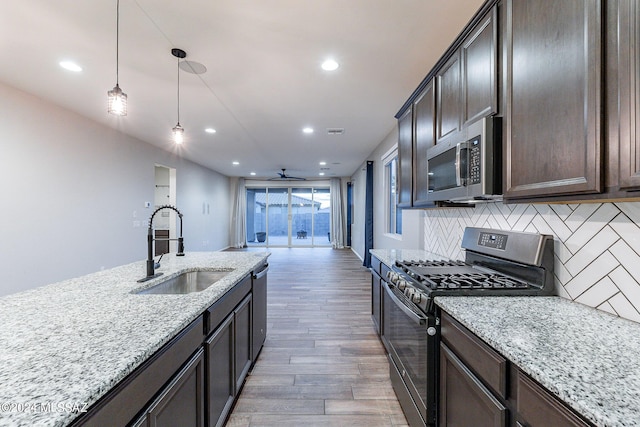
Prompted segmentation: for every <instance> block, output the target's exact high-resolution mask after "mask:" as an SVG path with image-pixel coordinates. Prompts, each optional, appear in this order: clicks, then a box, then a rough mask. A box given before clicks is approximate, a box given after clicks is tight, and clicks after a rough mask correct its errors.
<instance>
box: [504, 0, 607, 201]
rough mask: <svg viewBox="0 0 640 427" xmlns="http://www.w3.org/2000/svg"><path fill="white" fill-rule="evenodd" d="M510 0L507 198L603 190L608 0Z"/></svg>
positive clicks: (506, 88)
mask: <svg viewBox="0 0 640 427" xmlns="http://www.w3.org/2000/svg"><path fill="white" fill-rule="evenodd" d="M505 4H506V22H505V31H504V56H505V68H506V69H505V70H504V71H505V72H504V79H505V82H504V96H505V129H504V130H505V138H504V140H505V142H506V144H505V168H506V169H505V171H504V174H505V181H506V188H505V194H504V196H505V199H512V200H513V199H521V198H536V197H549V196H558V195H575V194H582V195H584V194H589V193H599V192H600V191H601V190H602V143H603V139H602V134H601V123H600V122H601V120H600V118H601V112H602V108H601V98H602V96H601V87H602V86H601V70H602V58H601V52H602V41H601V39H602V23H601V17H602V3H601V1H599V0H563V1H561V2H558V1H542V0H536V1H517V0H506V2H505Z"/></svg>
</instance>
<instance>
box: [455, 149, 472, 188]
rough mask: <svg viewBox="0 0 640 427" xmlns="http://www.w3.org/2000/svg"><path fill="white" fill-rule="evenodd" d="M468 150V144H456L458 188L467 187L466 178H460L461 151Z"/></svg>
mask: <svg viewBox="0 0 640 427" xmlns="http://www.w3.org/2000/svg"><path fill="white" fill-rule="evenodd" d="M468 148H469V143H468V142H467V141H463V142H458V143H457V144H456V185H457V186H458V187H462V186H463V185H467V177H466V176H465V177H464V178H463V177H462V164H461V160H462V159H461V157H462V150H466V149H468Z"/></svg>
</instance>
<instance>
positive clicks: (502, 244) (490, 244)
mask: <svg viewBox="0 0 640 427" xmlns="http://www.w3.org/2000/svg"><path fill="white" fill-rule="evenodd" d="M507 237H508V236H506V235H504V234H496V233H485V232H482V233H480V237H479V238H478V246H485V247H487V248H493V249H500V250H505V248H506V247H507Z"/></svg>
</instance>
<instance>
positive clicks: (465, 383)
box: [440, 344, 507, 427]
mask: <svg viewBox="0 0 640 427" xmlns="http://www.w3.org/2000/svg"><path fill="white" fill-rule="evenodd" d="M506 425H507V408H506V407H505V406H504V405H503V404H502V403H501V402H500V401H499V400H498V399H496V398H495V397H494V396H493V394H491V392H490V391H489V389H487V388H486V387H485V386H484V385H483V384H482V382H480V380H479V379H478V378H476V376H475V375H474V374H473V373H472V372H471V371H470V370H469V368H467V367H466V366H465V365H464V363H462V361H461V360H460V359H459V358H458V357H457V356H456V355H455V354H454V353H453V352H452V351H451V350H450V349H449V348H448V347H447V346H446V345H445V344H441V345H440V426H447V427H468V426H474V427H505V426H506Z"/></svg>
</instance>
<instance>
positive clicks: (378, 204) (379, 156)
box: [351, 127, 424, 258]
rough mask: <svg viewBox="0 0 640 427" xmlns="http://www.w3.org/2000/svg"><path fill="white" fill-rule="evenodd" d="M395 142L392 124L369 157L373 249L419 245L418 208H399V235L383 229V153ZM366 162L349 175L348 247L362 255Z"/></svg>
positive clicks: (420, 220)
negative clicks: (351, 209)
mask: <svg viewBox="0 0 640 427" xmlns="http://www.w3.org/2000/svg"><path fill="white" fill-rule="evenodd" d="M397 143H398V129H397V128H396V127H394V128H393V129H392V130H391V132H389V134H388V135H387V136H386V137H385V139H384V140H383V141H382V142H381V143H380V144H379V145H378V147H376V149H375V150H374V152H373V153H372V154H371V155H370V156H369V158H368V160H373V188H374V193H373V246H374V248H376V249H393V248H396V249H422V248H423V242H424V241H423V229H424V221H423V217H424V213H423V211H421V210H416V209H406V210H403V211H402V235H394V234H389V233H386V231H385V228H386V221H385V218H386V216H385V215H386V213H385V210H386V206H385V200H386V195H385V191H384V172H385V171H384V165H383V163H382V160H383V156H384V155H385V154H386V153H387V152H388V151H389V150H390V149H392V148H393V147H395V146H397ZM366 167H367V164H366V162H365V163H363V164H362V165H361V166H360V167H359V168H358V170H357V171H356V172H355V173H354V174H353V175H352V176H351V182H352V184H353V198H354V212H353V215H354V221H353V225H352V227H351V248H352V250H353V251H354V252H355V253H356V254H357V255H358V256H359V257H360V258H363V256H364V214H365V196H366V175H367V174H366Z"/></svg>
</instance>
